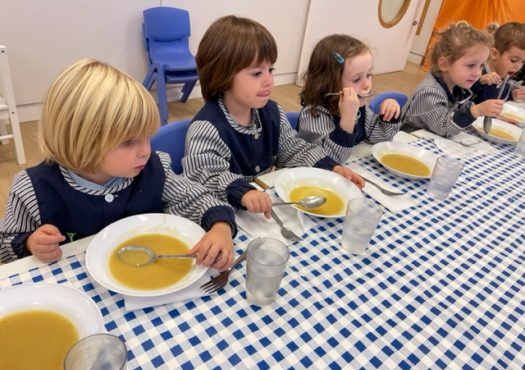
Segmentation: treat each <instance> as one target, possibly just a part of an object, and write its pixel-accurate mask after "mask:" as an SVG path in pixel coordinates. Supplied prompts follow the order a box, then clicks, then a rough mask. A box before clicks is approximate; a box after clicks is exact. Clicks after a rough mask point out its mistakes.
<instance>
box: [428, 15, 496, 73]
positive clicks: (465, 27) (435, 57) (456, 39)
mask: <svg viewBox="0 0 525 370" xmlns="http://www.w3.org/2000/svg"><path fill="white" fill-rule="evenodd" d="M490 44H491V42H490V38H489V36H488V35H487V34H486V33H484V32H482V31H480V30H477V29H475V28H474V27H472V26H471V25H469V24H468V23H467V22H465V21H460V22H457V23H455V24H451V25H450V26H449V27H448V28H447V29H446V30H445V31H443V32H441V33H440V38H439V40H438V41H437V42H436V44H435V45H434V48H433V49H432V54H431V56H430V68H431V70H432V72H434V73H439V72H440V70H439V65H438V61H439V58H441V57H445V58H447V60H448V62H449V63H451V64H452V63H454V62H455V61H456V60H458V59H459V58H461V57H462V56H463V55H465V53H466V52H467V50H468V49H470V48H471V47H473V46H476V45H485V46H487V47H490Z"/></svg>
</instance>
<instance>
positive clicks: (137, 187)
mask: <svg viewBox="0 0 525 370" xmlns="http://www.w3.org/2000/svg"><path fill="white" fill-rule="evenodd" d="M159 122H160V118H159V112H158V109H157V105H156V103H155V101H154V100H153V98H152V97H151V95H150V94H149V93H148V91H146V89H145V88H144V87H143V86H142V85H141V84H140V83H139V82H137V81H136V80H134V79H133V78H131V77H130V76H128V75H127V74H125V73H124V72H122V71H120V70H118V69H116V68H113V67H111V66H109V65H107V64H105V63H102V62H99V61H96V60H93V59H84V60H81V61H79V62H77V63H75V64H73V65H72V66H70V67H69V68H67V69H66V70H65V71H63V72H62V73H61V74H60V75H59V76H58V78H57V79H56V80H55V81H54V83H53V84H52V85H51V88H50V89H49V91H48V92H47V96H46V99H45V103H44V108H43V114H42V119H41V122H40V137H39V143H40V146H41V150H42V152H43V154H44V157H45V161H44V162H42V163H40V164H38V165H37V166H35V167H31V168H28V169H26V170H24V171H21V172H19V173H18V174H17V175H16V176H15V179H14V183H13V186H12V188H11V192H10V194H9V199H8V201H7V208H6V212H5V217H4V218H3V219H2V220H1V221H0V232H1V244H0V261H1V262H9V261H11V260H14V259H17V258H21V257H24V256H28V255H30V254H32V255H34V256H35V257H36V258H38V259H39V260H41V261H44V262H53V261H56V260H58V259H60V257H61V255H62V251H61V249H60V247H59V245H60V244H61V243H63V242H71V241H73V240H76V239H79V238H82V237H85V236H88V235H93V234H96V233H97V232H99V231H100V230H102V229H103V228H104V227H105V226H107V225H109V224H111V223H113V222H115V221H117V220H119V219H121V218H124V217H127V216H132V215H137V214H143V213H161V212H165V213H170V214H176V215H179V216H182V217H186V218H189V219H191V220H193V221H195V222H197V223H199V224H201V225H202V227H203V228H204V229H206V230H207V231H208V232H207V233H206V234H205V235H204V236H203V238H202V239H201V240H200V241H199V242H198V243H197V244H196V245H195V246H193V248H192V249H191V250H190V251H189V252H188V254H192V255H196V256H197V263H202V264H205V265H212V266H214V267H216V268H218V269H225V268H227V267H228V266H229V265H230V264H231V260H232V256H233V242H232V234H234V233H235V231H236V226H235V218H234V214H233V210H232V209H231V207H230V206H228V205H227V204H225V203H222V202H220V201H219V200H217V199H216V198H214V197H213V196H212V195H211V194H210V193H209V192H208V190H207V189H206V188H205V187H203V186H201V185H200V184H196V183H193V182H192V181H190V180H188V179H186V178H184V177H182V176H177V175H175V174H174V173H173V171H172V170H171V167H170V162H171V161H170V158H169V156H168V155H167V154H165V153H160V152H158V153H151V148H150V143H149V137H150V136H151V135H152V134H153V133H155V132H156V131H157V129H158V128H159ZM66 235H67V238H66ZM219 253H221V256H219V257H218V258H217V256H218V254H219ZM216 258H217V260H216Z"/></svg>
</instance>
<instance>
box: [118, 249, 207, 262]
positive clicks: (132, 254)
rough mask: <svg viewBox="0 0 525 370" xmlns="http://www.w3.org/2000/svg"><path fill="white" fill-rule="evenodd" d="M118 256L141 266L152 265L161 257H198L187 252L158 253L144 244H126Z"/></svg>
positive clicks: (122, 259)
mask: <svg viewBox="0 0 525 370" xmlns="http://www.w3.org/2000/svg"><path fill="white" fill-rule="evenodd" d="M117 256H118V258H119V259H120V260H121V261H122V262H124V263H126V264H128V265H132V266H136V267H141V266H146V265H150V264H152V263H153V262H155V261H156V260H158V259H159V258H160V259H176V258H186V259H187V258H192V259H194V258H197V257H196V256H189V255H186V254H156V253H155V252H154V251H153V250H152V249H151V248H148V247H146V246H144V245H126V246H124V247H122V248H119V250H118V251H117Z"/></svg>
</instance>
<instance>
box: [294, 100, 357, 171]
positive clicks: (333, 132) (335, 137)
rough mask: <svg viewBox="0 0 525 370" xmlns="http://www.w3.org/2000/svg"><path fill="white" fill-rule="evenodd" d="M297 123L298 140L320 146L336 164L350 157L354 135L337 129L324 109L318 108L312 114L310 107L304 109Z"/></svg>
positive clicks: (332, 119) (331, 117)
mask: <svg viewBox="0 0 525 370" xmlns="http://www.w3.org/2000/svg"><path fill="white" fill-rule="evenodd" d="M314 113H315V116H314ZM299 122H300V125H299V137H300V138H303V139H304V140H306V141H308V142H310V143H313V144H317V145H320V146H321V147H323V149H324V150H325V152H326V153H327V154H328V155H329V156H330V157H332V158H333V159H334V160H336V161H337V162H340V163H344V162H345V161H346V160H347V159H348V157H350V154H351V151H352V146H354V144H355V140H356V138H355V135H354V134H353V133H349V132H346V131H344V130H343V129H341V128H340V127H337V126H336V124H335V122H334V118H333V116H332V115H331V114H330V112H329V111H328V110H327V109H326V108H324V107H319V108H318V109H316V111H315V112H314V111H313V107H312V106H306V107H304V108H303V109H302V110H301V113H300V114H299Z"/></svg>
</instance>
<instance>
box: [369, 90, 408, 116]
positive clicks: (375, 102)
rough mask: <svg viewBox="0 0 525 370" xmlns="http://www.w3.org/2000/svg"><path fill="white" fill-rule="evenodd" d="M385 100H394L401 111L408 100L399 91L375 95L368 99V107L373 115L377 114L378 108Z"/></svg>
mask: <svg viewBox="0 0 525 370" xmlns="http://www.w3.org/2000/svg"><path fill="white" fill-rule="evenodd" d="M385 99H395V100H397V102H398V103H399V106H400V107H401V109H403V106H404V105H405V104H406V102H407V100H408V96H407V95H406V94H403V93H402V92H399V91H385V92H382V93H380V94H377V95H376V96H374V97H373V98H372V99H370V103H369V104H368V106H369V107H370V109H372V111H373V112H374V113H375V114H378V113H379V108H380V106H381V103H382V102H383V100H385Z"/></svg>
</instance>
